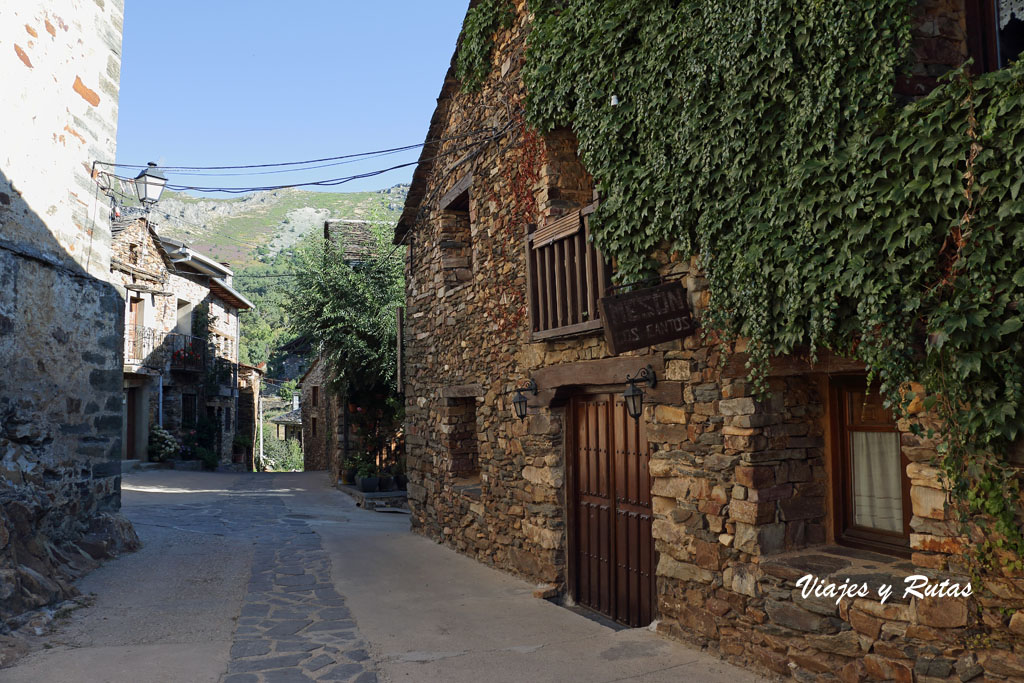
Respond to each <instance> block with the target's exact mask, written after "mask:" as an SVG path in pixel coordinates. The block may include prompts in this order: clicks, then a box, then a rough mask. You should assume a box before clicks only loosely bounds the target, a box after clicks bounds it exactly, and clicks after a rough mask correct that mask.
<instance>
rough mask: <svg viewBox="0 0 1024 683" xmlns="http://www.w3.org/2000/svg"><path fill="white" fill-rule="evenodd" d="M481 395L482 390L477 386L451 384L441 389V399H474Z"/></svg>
mask: <svg viewBox="0 0 1024 683" xmlns="http://www.w3.org/2000/svg"><path fill="white" fill-rule="evenodd" d="M483 395H484V389H483V387H482V386H480V385H479V384H453V385H451V386H447V387H441V398H475V397H476V396H483Z"/></svg>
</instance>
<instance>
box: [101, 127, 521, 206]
mask: <svg viewBox="0 0 1024 683" xmlns="http://www.w3.org/2000/svg"><path fill="white" fill-rule="evenodd" d="M511 127H512V123H511V122H510V123H508V124H506V125H505V126H504V127H503V128H501V129H496V128H488V129H481V130H480V131H474V132H471V133H466V134H462V135H458V136H452V137H450V138H441V139H439V141H443V140H455V139H461V138H465V137H470V136H472V135H475V134H478V133H479V132H482V131H487V132H490V133H491V135H490V136H488V137H487V138H485V139H483V140H478V141H476V142H474V143H470V144H467V145H462V146H460V147H457V148H455V149H452V150H448V151H447V152H443V153H438V154H437V155H435V156H433V157H429V158H427V159H419V160H417V161H410V162H408V163H404V164H397V165H395V166H390V167H388V168H383V169H378V170H374V171H367V172H366V173H359V174H356V175H351V176H342V177H339V178H328V179H326V180H317V181H310V182H305V183H289V184H284V185H263V186H254V187H202V186H196V185H179V184H176V183H167V184H166V185H165V186H164V187H165V189H168V190H172V191H176V192H181V191H193V192H222V193H225V194H247V193H249V192H268V191H274V190H284V189H289V188H294V187H336V186H338V185H343V184H345V183H348V182H351V181H353V180H360V179H363V178H372V177H375V176H379V175H383V174H384V173H388V172H390V171H395V170H399V169H403V168H408V167H410V166H417V165H419V164H421V163H424V162H427V161H433V160H435V159H437V158H439V157H441V156H446V155H450V154H454V153H457V152H460V151H463V150H465V149H470V148H472V147H477V146H480V145H482V144H486V143H488V142H491V141H492V140H496V139H497V138H499V137H501V136H502V135H504V134H505V133H506V132H507V131H508V130H509V129H510V128H511ZM425 144H429V143H424V145H425ZM98 163H102V162H98ZM165 170H166V169H165ZM110 175H111V176H112V177H114V178H117V179H118V180H121V181H125V182H131V181H132V179H131V178H121V177H120V176H117V175H114V174H110Z"/></svg>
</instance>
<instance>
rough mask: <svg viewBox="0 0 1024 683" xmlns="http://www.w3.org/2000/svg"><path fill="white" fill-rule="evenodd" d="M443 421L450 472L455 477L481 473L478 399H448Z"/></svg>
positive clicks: (445, 401) (445, 404) (445, 400)
mask: <svg viewBox="0 0 1024 683" xmlns="http://www.w3.org/2000/svg"><path fill="white" fill-rule="evenodd" d="M442 401H444V406H443V419H444V424H445V426H446V428H447V430H448V431H447V434H446V435H445V436H446V439H447V443H446V444H445V445H446V446H447V449H448V458H449V459H448V470H449V472H451V474H452V476H454V477H460V478H465V477H473V476H476V475H478V474H479V472H480V463H479V455H478V452H479V444H478V441H477V432H476V398H475V397H468V398H446V399H442Z"/></svg>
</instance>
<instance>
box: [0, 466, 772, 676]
mask: <svg viewBox="0 0 1024 683" xmlns="http://www.w3.org/2000/svg"><path fill="white" fill-rule="evenodd" d="M124 510H125V514H126V515H127V516H128V517H129V518H130V519H131V520H132V521H133V523H135V525H136V529H137V531H138V532H139V536H140V537H141V538H142V540H143V543H144V544H145V545H144V547H143V549H142V550H140V551H139V552H137V553H135V554H133V555H128V556H124V557H121V558H118V559H116V560H114V561H111V562H109V563H107V564H106V565H105V566H103V567H101V568H100V569H98V570H97V571H95V572H93V573H92V574H90V575H89V576H87V577H86V578H85V579H83V580H82V582H81V583H80V588H81V589H82V591H83V592H85V593H93V594H95V603H94V604H93V605H92V606H90V607H87V608H84V609H82V610H79V611H77V612H76V613H74V614H73V615H71V617H70V618H69V619H68V620H66V621H65V622H62V623H61V625H60V626H59V628H58V630H57V632H56V633H54V634H53V635H52V636H51V637H50V638H49V641H48V642H47V644H46V645H47V647H45V648H42V649H38V650H37V651H36V652H34V653H33V654H32V655H30V656H29V657H27V658H26V659H24V660H22V661H21V662H20V663H19V665H18V666H16V667H14V668H12V669H4V670H2V671H0V680H3V681H10V682H11V683H38V682H39V681H46V682H47V683H72V682H73V683H82V682H92V681H97V682H99V681H103V682H106V681H109V682H111V683H149V682H152V683H178V682H181V683H200V682H207V681H208V682H210V683H261V682H266V683H288V682H292V681H296V682H298V681H313V680H323V681H358V682H359V683H368V682H372V681H377V680H380V681H393V682H406V681H408V682H416V683H418V682H420V681H444V682H446V683H447V682H452V683H457V682H459V681H484V680H486V681H489V682H491V681H493V682H501V681H509V682H510V683H511V682H515V683H520V682H521V681H524V680H529V681H556V680H558V681H566V680H587V681H594V682H605V683H611V682H612V681H645V682H646V681H650V682H652V683H657V682H661V681H664V682H668V681H672V682H673V683H675V682H677V681H702V682H703V681H709V682H715V681H728V682H729V683H745V682H746V681H755V680H761V679H759V678H758V677H756V676H754V675H752V674H750V673H748V672H746V671H743V670H741V669H737V668H735V667H732V666H730V665H727V664H724V663H722V662H720V661H718V660H717V659H715V658H714V657H711V656H708V655H705V654H702V653H700V652H697V651H695V650H693V649H690V648H688V647H686V646H684V645H682V644H679V643H674V642H670V641H667V640H664V639H662V638H661V637H659V636H657V635H655V634H654V633H651V632H649V631H647V630H644V629H635V630H628V629H627V630H615V629H611V628H607V627H606V626H603V625H601V624H599V623H597V622H595V621H592V620H590V619H587V618H584V617H582V616H580V615H578V614H576V613H574V612H571V611H569V610H566V609H563V608H560V607H558V606H556V605H553V604H551V603H548V602H546V601H543V600H537V599H534V598H533V597H532V595H531V594H532V590H533V586H532V585H529V584H527V583H524V582H522V581H520V580H518V579H515V578H513V577H510V576H508V575H505V574H503V573H501V572H498V571H495V570H493V569H490V568H487V567H485V566H483V565H480V564H479V563H477V562H475V561H472V560H469V559H468V558H465V557H463V556H460V555H458V554H457V553H454V552H452V551H450V550H448V549H446V548H443V547H442V546H439V545H437V544H435V543H432V542H431V541H428V540H426V539H423V538H421V537H418V536H415V535H412V534H410V533H409V531H408V519H407V517H405V516H404V515H401V514H395V513H375V512H365V511H363V510H360V509H358V508H356V507H355V506H354V505H353V504H352V501H351V500H350V499H349V498H348V497H347V496H345V495H344V494H342V493H340V492H338V491H335V490H333V489H331V488H328V486H327V481H326V477H325V476H324V475H323V474H322V473H303V474H260V475H252V474H249V475H235V474H211V473H198V472H196V473H193V472H173V471H152V472H145V473H140V474H134V475H129V476H127V477H125V482H124Z"/></svg>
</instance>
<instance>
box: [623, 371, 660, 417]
mask: <svg viewBox="0 0 1024 683" xmlns="http://www.w3.org/2000/svg"><path fill="white" fill-rule="evenodd" d="M626 381H627V382H629V386H628V387H626V391H624V392H623V394H622V398H623V399H624V400H625V402H626V412H627V413H628V414H629V416H630V417H631V418H633V419H634V420H636V421H637V422H639V421H640V416H641V415H642V414H643V411H644V390H643V389H641V388H640V387H638V386H637V384H639V383H644V384H646V385H647V386H649V387H651V388H652V389H653V388H654V387H656V386H657V385H658V378H657V376H656V375H655V374H654V368H653V367H651V366H650V365H648V366H647V367H646V368H641V370H640V372H638V373H636V376H635V377H630V376H629V375H626Z"/></svg>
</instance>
